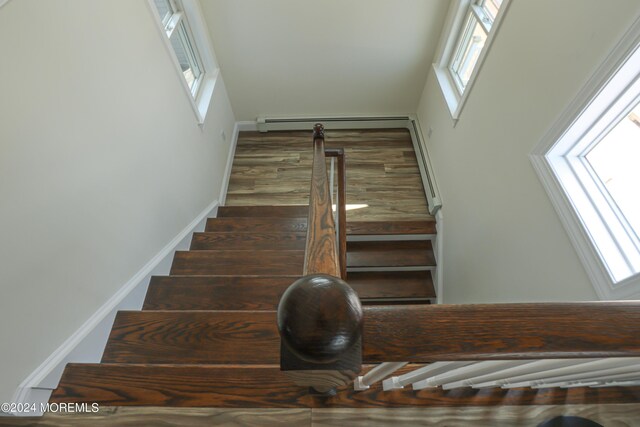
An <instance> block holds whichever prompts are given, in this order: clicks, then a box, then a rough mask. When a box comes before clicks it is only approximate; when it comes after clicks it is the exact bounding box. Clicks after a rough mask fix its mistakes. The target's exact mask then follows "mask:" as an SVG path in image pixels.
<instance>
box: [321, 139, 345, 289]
mask: <svg viewBox="0 0 640 427" xmlns="http://www.w3.org/2000/svg"><path fill="white" fill-rule="evenodd" d="M324 154H325V155H326V156H327V157H336V158H337V159H338V202H337V204H336V209H337V211H338V254H339V256H340V263H339V264H340V277H342V280H346V279H347V164H346V162H345V158H344V149H343V148H325V150H324Z"/></svg>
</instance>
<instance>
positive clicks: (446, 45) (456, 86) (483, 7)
mask: <svg viewBox="0 0 640 427" xmlns="http://www.w3.org/2000/svg"><path fill="white" fill-rule="evenodd" d="M508 2H509V0H473V1H470V0H458V1H457V2H456V3H454V4H453V6H452V8H451V10H450V11H449V17H448V18H447V24H446V25H445V32H444V34H443V36H442V39H441V42H440V48H439V53H438V55H437V57H438V61H437V62H436V63H435V64H434V70H435V73H436V77H437V78H438V82H439V83H440V87H441V89H442V92H443V94H444V97H445V100H446V102H447V105H448V107H449V110H450V112H451V116H452V117H453V119H454V120H457V119H458V117H459V115H460V112H461V110H462V107H463V105H464V102H465V100H466V97H467V96H468V92H469V91H470V89H471V86H472V85H473V81H474V80H475V77H476V75H477V73H478V70H479V68H480V66H481V64H482V61H483V59H484V57H485V56H486V51H487V50H488V48H489V46H490V44H491V41H492V40H493V36H494V34H495V32H496V31H497V27H498V24H499V22H500V20H501V19H502V16H503V15H504V10H505V9H506V7H507V3H508Z"/></svg>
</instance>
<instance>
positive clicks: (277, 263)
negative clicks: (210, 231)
mask: <svg viewBox="0 0 640 427" xmlns="http://www.w3.org/2000/svg"><path fill="white" fill-rule="evenodd" d="M303 262H304V251H303V250H298V251H296V250H263V251H231V250H229V251H227V250H210V251H209V250H208V251H176V253H175V255H174V257H173V264H172V265H171V274H172V275H185V276H188V275H210V274H213V275H236V274H238V273H242V274H245V275H272V276H281V275H294V274H301V273H302V266H303Z"/></svg>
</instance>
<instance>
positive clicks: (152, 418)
mask: <svg viewBox="0 0 640 427" xmlns="http://www.w3.org/2000/svg"><path fill="white" fill-rule="evenodd" d="M8 425H10V426H13V427H19V426H31V427H87V426H91V427H125V426H126V427H167V426H180V427H210V426H227V427H231V426H235V427H240V426H242V427H245V426H246V427H275V426H287V427H289V426H311V409H291V408H289V409H278V408H241V409H225V408H175V407H169V408H163V407H157V406H155V407H138V408H136V407H126V406H103V407H101V408H100V411H99V412H98V413H96V414H78V413H76V414H65V413H48V414H46V415H44V416H43V417H38V418H32V417H26V419H25V417H20V418H16V417H11V419H10V420H8V421H6V422H5V418H2V417H0V426H8Z"/></svg>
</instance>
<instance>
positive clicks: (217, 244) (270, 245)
mask: <svg viewBox="0 0 640 427" xmlns="http://www.w3.org/2000/svg"><path fill="white" fill-rule="evenodd" d="M306 239H307V234H306V233H304V232H298V233H293V232H292V233H284V232H280V233H246V232H238V231H236V232H232V233H224V232H220V231H219V232H217V233H193V237H192V239H191V250H192V251H193V250H222V249H224V250H254V251H259V250H304V246H305V242H306Z"/></svg>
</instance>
